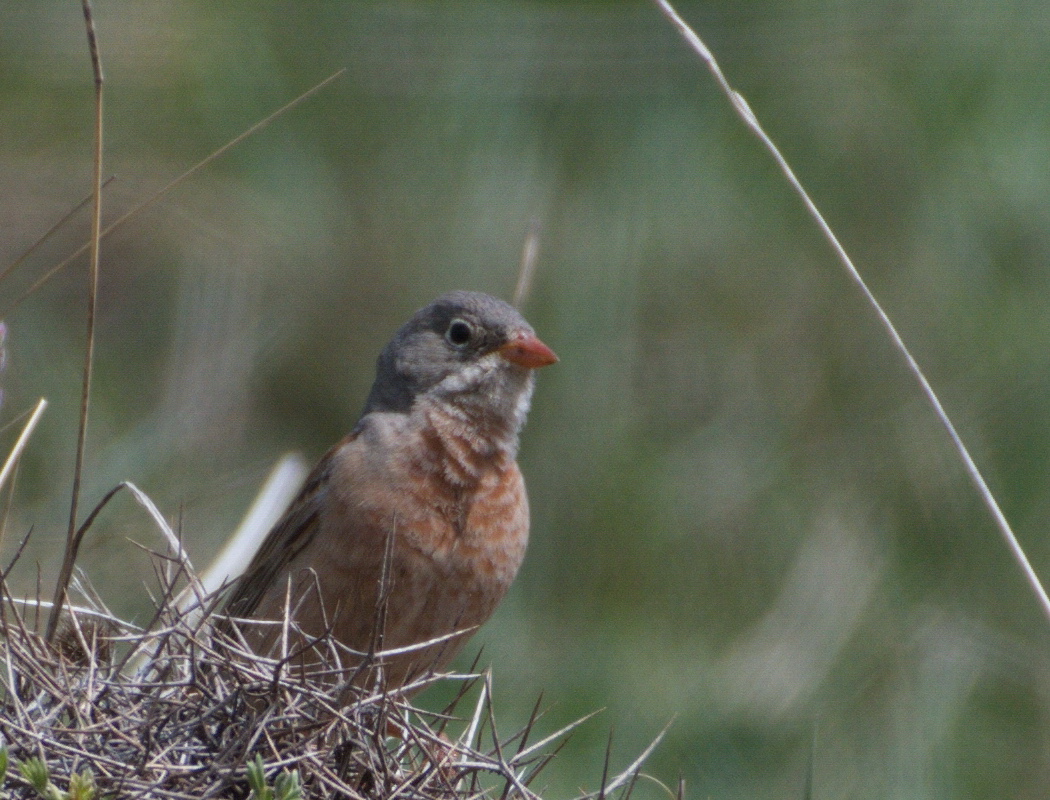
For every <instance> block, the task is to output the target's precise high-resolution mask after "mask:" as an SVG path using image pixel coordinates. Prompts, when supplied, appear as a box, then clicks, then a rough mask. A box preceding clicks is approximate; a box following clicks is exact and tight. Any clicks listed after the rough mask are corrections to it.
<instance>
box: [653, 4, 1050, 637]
mask: <svg viewBox="0 0 1050 800" xmlns="http://www.w3.org/2000/svg"><path fill="white" fill-rule="evenodd" d="M653 2H655V3H656V5H657V7H658V8H659V9H660V11H661V12H663V14H664V16H665V17H667V19H669V20H670V21H671V23H672V24H673V25H674V26H675V27H676V28H677V29H678V32H679V33H680V34H681V35H682V38H684V39H685V41H686V42H687V43H688V44H689V46H690V47H691V48H692V49H693V51H694V52H695V53H696V54H697V55H698V56H700V58H701V59H702V60H703V61H704V63H705V64H706V65H707V68H708V69H709V70H710V72H711V74H712V75H713V76H714V78H715V81H716V82H717V83H718V86H719V87H720V88H721V89H722V92H723V93H724V94H725V95H726V97H727V98H729V102H730V103H731V104H732V106H733V109H734V110H735V111H736V113H737V115H738V116H739V117H740V119H742V120H743V121H744V124H745V125H747V127H748V129H750V131H751V132H752V133H753V134H754V135H755V137H756V138H757V139H758V140H759V141H760V142H761V143H762V145H763V146H764V147H765V148H766V150H767V151H768V152H769V154H770V155H771V156H772V157H773V160H774V161H775V162H776V164H777V166H778V167H779V168H780V171H781V172H782V173H783V175H784V177H785V178H786V179H787V182H788V184H789V185H790V186H791V188H792V189H793V190H794V191H795V194H797V195H798V196H799V198H800V199H801V200H802V204H803V205H804V206H805V208H806V211H807V212H809V215H810V217H811V218H812V219H813V221H814V222H815V223H816V225H817V227H818V228H819V229H820V232H821V233H822V234H823V236H824V239H825V240H826V241H827V242H828V244H829V245H831V249H832V250H833V251H834V253H835V255H836V256H837V257H838V260H839V263H840V264H842V266H843V267H844V268H845V270H846V272H847V274H848V275H849V277H850V278H851V279H852V280H853V283H854V284H855V285H856V286H857V288H858V289H860V292H861V294H862V295H863V296H864V299H865V300H866V301H867V303H868V305H870V306H871V308H872V309H873V310H874V311H875V315H876V316H877V317H878V319H879V322H880V323H881V324H882V327H883V329H884V330H885V331H886V334H887V335H888V336H889V338H890V341H891V342H892V344H893V347H894V349H896V350H897V352H898V353H900V355H901V357H903V359H904V363H905V365H906V366H907V368H908V371H909V372H911V374H912V376H913V377H914V378H915V380H916V381H917V382H918V384H919V388H920V389H921V391H922V394H923V395H924V396H925V397H926V401H927V402H928V403H929V404H930V407H931V408H933V412H934V414H935V415H936V417H937V419H938V420H940V422H941V425H943V426H944V429H945V430H946V431H947V433H948V438H949V439H951V442H952V445H953V446H954V448H955V451H956V453H957V454H958V456H959V459H960V460H961V461H962V464H963V468H964V469H965V470H966V474H967V476H969V478H970V481H971V483H973V485H974V488H975V489H976V490H977V494H978V496H979V497H980V498H981V501H982V502H983V503H984V506H985V508H986V509H987V510H988V513H989V514H991V517H992V520H993V521H994V523H995V526H996V528H997V529H998V530H999V533H1000V534H1001V535H1002V537H1003V539H1004V540H1005V542H1006V546H1007V547H1008V548H1009V550H1010V553H1011V554H1012V555H1013V557H1014V560H1015V561H1016V562H1017V564H1018V566H1019V567H1020V568H1021V572H1022V573H1023V575H1024V577H1025V580H1026V581H1027V582H1028V585H1029V587H1030V588H1031V590H1032V593H1033V594H1034V595H1035V597H1036V600H1037V601H1038V602H1039V605H1040V606H1041V607H1042V610H1043V613H1044V614H1045V615H1046V617H1047V619H1048V620H1050V596H1048V595H1047V592H1046V589H1045V588H1044V587H1043V584H1042V582H1041V581H1040V580H1039V576H1038V575H1036V572H1035V569H1033V568H1032V564H1031V562H1029V560H1028V556H1027V555H1026V554H1025V552H1024V549H1023V548H1022V547H1021V543H1020V542H1019V541H1018V539H1017V536H1016V534H1014V531H1013V528H1011V527H1010V523H1009V521H1007V519H1006V515H1005V514H1004V513H1003V510H1002V509H1001V508H1000V507H999V502H998V501H997V500H996V499H995V495H993V494H992V491H991V489H989V488H988V484H987V482H986V481H985V479H984V475H982V474H981V471H980V469H978V467H977V463H976V462H975V461H974V460H973V456H971V455H970V451H969V449H968V448H967V447H966V444H965V443H964V442H963V440H962V437H961V436H960V435H959V432H958V431H957V430H956V429H955V424H954V423H953V422H952V421H951V419H950V418H949V416H948V413H947V412H946V411H945V410H944V406H943V405H941V401H940V398H938V397H937V394H936V392H934V391H933V387H932V386H931V385H930V382H929V380H927V378H926V375H925V373H923V371H922V368H921V367H920V366H919V362H918V361H916V360H915V357H914V356H913V355H912V353H911V351H910V350H909V349H908V346H907V345H906V344H905V343H904V339H903V338H902V337H901V335H900V333H899V332H898V331H897V327H896V326H895V325H894V324H893V321H892V320H891V319H890V317H889V314H887V313H886V311H885V309H883V307H882V305H881V304H880V303H879V301H878V299H876V297H875V294H874V293H873V292H872V291H871V289H870V288H868V284H867V283H866V282H865V281H864V278H863V277H862V276H861V274H860V271H859V270H858V269H857V267H856V266H855V265H854V264H853V260H852V259H851V258H850V256H849V254H848V253H847V252H846V249H845V248H844V247H843V246H842V243H841V242H840V241H839V239H838V237H837V236H836V235H835V232H834V231H833V230H832V229H831V226H830V225H829V224H828V222H827V220H825V219H824V215H823V214H821V213H820V209H818V208H817V205H816V203H814V202H813V199H812V198H811V197H810V196H809V193H808V192H807V191H806V189H805V187H803V185H802V182H801V181H800V180H799V179H798V176H796V175H795V171H794V170H793V169H792V168H791V165H790V164H788V162H787V159H786V158H784V155H783V154H782V153H781V152H780V150H779V149H778V148H777V146H776V145H775V144H774V143H773V140H772V139H770V138H769V134H767V133H766V131H765V129H763V127H762V126H761V124H760V123H759V121H758V118H757V117H756V116H755V113H754V111H752V110H751V107H750V106H749V105H748V103H747V100H745V99H744V97H743V95H741V94H740V93H739V92H737V91H736V90H735V89H734V88H733V87H732V86H731V85H730V83H729V81H728V80H727V79H726V76H725V74H724V73H723V72H722V68H721V67H720V66H719V65H718V62H717V61H716V60H715V57H714V55H712V53H711V51H710V50H709V49H708V47H707V45H706V44H704V42H703V41H702V40H701V39H700V37H699V36H697V34H696V32H695V31H694V30H693V29H692V28H691V27H689V25H688V24H686V22H685V21H684V20H683V19H682V18H681V17H680V16H679V15H678V12H677V11H675V10H674V7H673V6H672V5H671V4H670V3H669V2H667V0H653Z"/></svg>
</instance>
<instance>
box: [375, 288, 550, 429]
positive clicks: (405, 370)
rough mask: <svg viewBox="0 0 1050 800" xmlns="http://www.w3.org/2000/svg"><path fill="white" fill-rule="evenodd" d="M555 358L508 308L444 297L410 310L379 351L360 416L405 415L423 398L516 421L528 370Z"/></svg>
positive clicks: (463, 295) (472, 296)
mask: <svg viewBox="0 0 1050 800" xmlns="http://www.w3.org/2000/svg"><path fill="white" fill-rule="evenodd" d="M557 360H558V357H557V356H555V355H554V352H553V351H552V350H551V349H550V348H549V347H547V345H545V344H544V343H543V342H541V341H540V340H539V339H538V338H537V337H536V334H535V332H534V331H533V330H532V326H530V325H529V323H527V322H526V321H525V318H524V317H522V316H521V314H520V313H518V311H517V310H516V309H515V308H514V307H513V306H511V305H509V304H508V303H505V302H503V301H502V300H499V299H498V298H495V297H492V296H491V295H487V294H482V293H481V292H449V293H448V294H446V295H442V296H441V297H439V298H438V299H437V300H435V301H434V302H432V303H430V304H429V305H427V306H424V307H423V308H421V309H420V310H419V311H417V312H416V313H415V314H414V315H413V316H412V318H411V319H410V320H409V321H408V322H406V323H405V324H404V325H403V326H401V329H400V330H398V332H397V333H396V334H394V338H393V339H391V340H390V342H389V344H387V346H386V347H384V348H383V350H382V352H381V353H380V354H379V359H378V361H377V363H376V379H375V383H374V384H372V391H371V393H370V394H369V395H368V401H367V402H366V403H365V409H364V413H366V414H367V413H369V412H371V411H390V412H395V413H405V414H407V413H408V412H409V411H410V410H411V409H412V406H413V404H414V403H415V402H416V400H417V399H418V398H419V397H421V396H424V395H427V396H431V397H435V398H444V399H447V400H449V401H451V402H454V403H467V404H469V405H470V406H472V407H474V408H477V409H478V410H480V411H482V412H483V413H486V414H487V415H492V416H496V417H506V418H507V419H508V421H511V420H513V421H514V424H515V427H516V426H517V425H520V424H521V422H523V421H524V417H525V412H526V411H527V410H528V404H529V397H530V396H531V393H532V380H533V379H532V373H533V370H535V369H538V368H539V367H544V366H547V365H548V364H553V363H554V362H555V361H557Z"/></svg>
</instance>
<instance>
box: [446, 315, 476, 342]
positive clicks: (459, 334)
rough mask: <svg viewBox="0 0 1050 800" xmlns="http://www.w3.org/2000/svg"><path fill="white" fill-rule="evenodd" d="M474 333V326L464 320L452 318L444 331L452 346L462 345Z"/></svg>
mask: <svg viewBox="0 0 1050 800" xmlns="http://www.w3.org/2000/svg"><path fill="white" fill-rule="evenodd" d="M473 335H474V326H473V325H471V324H470V323H469V322H467V321H466V320H462V319H454V320H452V322H451V323H449V326H448V330H447V331H445V338H446V339H447V340H448V343H449V344H451V345H452V346H453V347H462V346H463V345H465V344H466V343H467V342H469V341H470V339H471V337H472V336H473Z"/></svg>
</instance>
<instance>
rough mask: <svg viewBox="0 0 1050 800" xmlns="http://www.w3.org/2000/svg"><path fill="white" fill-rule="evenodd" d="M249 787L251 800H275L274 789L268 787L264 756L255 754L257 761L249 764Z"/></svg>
mask: <svg viewBox="0 0 1050 800" xmlns="http://www.w3.org/2000/svg"><path fill="white" fill-rule="evenodd" d="M247 769H248V786H249V787H251V790H252V793H251V794H250V795H249V796H248V797H249V800H273V789H271V788H270V787H269V786H267V785H266V770H265V769H264V768H263V760H262V756H261V755H259V754H258V753H256V754H255V759H254V760H253V761H249V762H248V768H247Z"/></svg>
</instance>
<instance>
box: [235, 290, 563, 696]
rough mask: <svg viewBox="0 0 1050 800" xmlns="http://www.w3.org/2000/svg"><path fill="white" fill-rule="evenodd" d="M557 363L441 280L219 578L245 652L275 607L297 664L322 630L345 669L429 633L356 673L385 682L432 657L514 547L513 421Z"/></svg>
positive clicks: (445, 648)
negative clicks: (302, 476) (288, 495)
mask: <svg viewBox="0 0 1050 800" xmlns="http://www.w3.org/2000/svg"><path fill="white" fill-rule="evenodd" d="M557 360H558V357H557V356H556V355H555V354H554V351H553V350H551V348H550V347H548V346H547V345H546V344H544V343H543V342H542V341H541V340H540V339H539V338H538V337H537V335H536V333H535V331H534V330H533V328H532V327H531V326H530V325H529V323H528V322H526V321H525V319H524V317H523V316H522V315H521V314H520V313H519V312H518V311H517V310H516V309H515V308H514V307H513V306H511V305H510V304H508V303H506V302H504V301H503V300H500V299H498V298H496V297H493V296H491V295H488V294H483V293H481V292H468V291H454V292H450V293H448V294H445V295H442V296H441V297H438V298H437V299H436V300H434V301H433V302H431V303H429V304H428V305H426V306H424V307H423V308H421V309H419V310H418V311H417V312H416V313H415V314H414V315H413V316H412V317H411V318H410V319H409V320H408V321H407V322H406V323H405V324H404V325H403V326H402V327H401V328H400V329H399V330H398V331H397V332H396V333H395V334H394V336H393V338H392V339H391V340H390V342H389V343H388V344H387V345H386V346H385V347H384V348H383V349H382V351H381V352H380V354H379V357H378V359H377V362H376V375H375V381H374V383H373V384H372V388H371V391H370V392H369V394H368V397H367V400H366V401H365V405H364V409H363V411H362V413H361V416H360V418H359V419H358V421H357V424H356V425H355V426H354V427H353V429H352V430H351V431H350V433H349V434H348V435H347V436H345V437H344V438H343V439H342V440H341V441H339V442H338V443H336V444H335V446H334V447H332V448H331V449H330V450H329V451H328V452H327V453H325V455H324V456H323V457H322V458H321V459H320V461H319V462H318V463H317V465H316V466H315V467H314V469H313V470H312V471H311V473H310V474H309V476H308V477H307V479H306V481H305V483H304V485H303V488H302V489H301V491H300V492H299V494H298V496H297V497H296V498H295V499H294V500H293V501H292V503H291V505H290V506H289V508H288V510H287V511H286V512H285V513H284V515H283V516H282V517H281V518H280V519H279V520H278V521H277V523H276V524H275V525H274V527H273V528H272V529H271V531H270V533H269V534H268V535H267V536H266V538H265V539H264V540H263V543H262V544H261V546H260V547H259V550H258V552H257V553H256V554H255V556H254V557H253V558H252V560H251V561H250V563H249V565H248V567H247V569H246V570H245V572H244V573H243V575H242V576H241V577H240V578H239V579H238V580H237V581H236V582H234V584H233V586H232V589H231V591H230V594H229V595H228V598H227V600H226V603H225V606H224V608H225V612H226V615H227V619H229V620H236V622H235V624H236V625H237V627H238V628H239V629H240V631H241V632H242V633H243V635H244V639H245V641H246V642H247V643H248V644H249V645H250V647H251V648H252V650H253V651H254V652H256V653H261V654H270V655H274V654H277V655H279V652H278V650H279V648H280V647H281V646H282V645H281V637H282V635H284V634H282V627H283V626H280V625H273V624H270V625H263V624H259V623H258V621H261V620H270V621H273V620H282V619H283V618H284V617H285V616H288V617H289V618H290V620H289V621H290V623H292V628H293V629H294V630H295V631H296V632H297V634H296V635H297V636H298V644H299V647H300V654H301V655H302V654H305V656H304V658H305V660H306V661H314V662H316V661H319V660H320V655H319V653H318V652H317V651H319V650H320V649H321V644H319V641H321V640H324V639H325V638H326V637H327V636H331V637H332V638H334V640H335V641H336V642H338V643H340V644H342V645H343V646H344V647H345V648H348V649H349V651H350V653H351V655H350V656H349V661H348V665H349V666H351V667H360V664H362V663H364V662H365V658H364V657H363V656H362V655H361V654H370V655H372V656H374V654H375V651H376V650H379V651H390V650H398V649H400V648H410V647H411V646H412V645H419V644H421V643H424V642H431V644H429V645H427V646H425V647H421V648H414V649H410V650H409V651H408V652H400V653H397V654H394V655H390V656H388V657H385V658H382V659H381V661H382V670H381V671H376V670H371V671H369V672H378V674H379V675H381V676H382V680H383V681H384V688H385V689H386V690H388V691H396V690H399V689H401V688H402V687H404V686H406V684H409V683H410V682H413V681H416V679H417V678H420V677H423V676H425V675H428V674H430V673H433V672H435V671H437V670H439V669H440V668H442V667H443V666H445V665H446V664H447V663H448V662H449V661H450V660H451V659H452V658H453V657H454V656H455V654H456V653H457V652H458V651H459V650H460V649H461V648H462V647H463V645H464V644H465V643H466V640H467V638H468V637H469V635H470V634H471V633H473V631H474V630H476V628H477V627H478V626H480V625H481V624H482V623H484V622H485V621H486V620H487V619H488V618H489V616H490V615H491V614H492V613H493V611H494V610H495V609H496V607H497V605H498V604H499V602H500V600H501V599H502V598H503V596H504V594H505V593H506V592H507V589H508V588H509V587H510V585H511V583H512V581H513V580H514V577H515V575H516V574H517V572H518V568H519V567H520V565H521V563H522V560H523V558H524V555H525V549H526V544H527V542H528V537H529V505H528V498H527V495H526V491H525V483H524V479H523V477H522V474H521V470H520V469H519V467H518V464H517V451H518V442H519V434H520V432H521V429H522V427H523V425H524V424H525V418H526V415H527V413H528V410H529V406H530V403H531V398H532V393H533V386H534V382H535V377H534V374H535V371H536V370H537V369H539V368H541V367H545V366H548V365H550V364H553V363H555V362H556V361H557ZM253 623H255V624H253ZM457 632H463V633H462V634H461V635H453V634H457ZM440 637H446V638H445V639H444V640H443V641H440V642H434V641H433V640H435V639H438V638H440ZM311 642H312V643H313V644H311ZM283 646H284V648H285V652H286V653H287V650H288V642H287V639H285V641H284V645H283ZM311 648H313V651H311ZM352 654H358V655H357V656H354V655H352ZM344 663H345V662H344ZM357 672H358V673H360V672H361V670H360V669H359V668H358V669H357Z"/></svg>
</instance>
